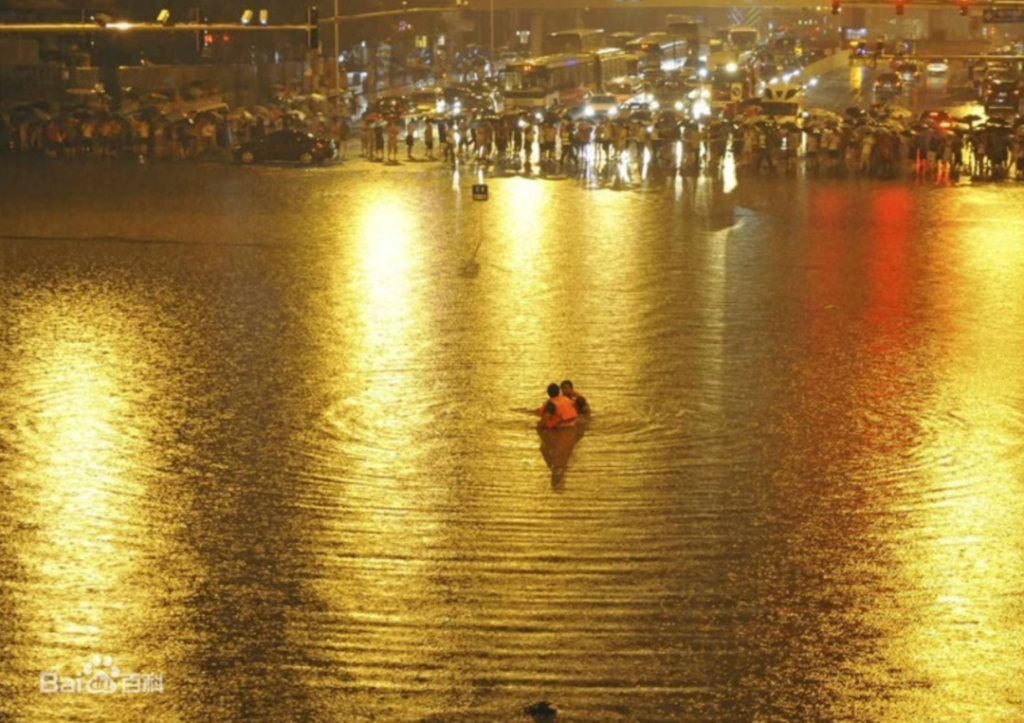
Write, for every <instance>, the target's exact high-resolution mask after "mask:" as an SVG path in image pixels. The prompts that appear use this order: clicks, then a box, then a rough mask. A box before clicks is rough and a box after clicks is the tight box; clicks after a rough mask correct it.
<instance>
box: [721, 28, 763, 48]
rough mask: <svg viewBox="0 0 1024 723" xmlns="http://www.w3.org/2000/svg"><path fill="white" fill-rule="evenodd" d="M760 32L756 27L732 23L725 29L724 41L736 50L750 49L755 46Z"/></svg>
mask: <svg viewBox="0 0 1024 723" xmlns="http://www.w3.org/2000/svg"><path fill="white" fill-rule="evenodd" d="M760 39H761V34H760V33H759V32H758V30H757V28H752V27H750V26H748V25H734V26H733V27H731V28H727V29H726V31H725V42H726V43H728V44H729V47H730V48H732V49H733V50H736V51H738V52H744V51H750V50H753V49H754V48H755V47H757V43H758V42H759V41H760Z"/></svg>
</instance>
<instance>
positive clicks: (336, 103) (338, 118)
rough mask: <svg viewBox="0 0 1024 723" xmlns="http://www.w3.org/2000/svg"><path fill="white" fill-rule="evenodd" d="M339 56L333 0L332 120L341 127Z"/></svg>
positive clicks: (338, 28)
mask: <svg viewBox="0 0 1024 723" xmlns="http://www.w3.org/2000/svg"><path fill="white" fill-rule="evenodd" d="M340 57H341V28H340V27H339V25H338V0H334V58H332V59H331V67H332V68H334V122H335V123H337V124H338V127H339V128H340V127H341V64H340V63H339V62H338V59H339V58H340Z"/></svg>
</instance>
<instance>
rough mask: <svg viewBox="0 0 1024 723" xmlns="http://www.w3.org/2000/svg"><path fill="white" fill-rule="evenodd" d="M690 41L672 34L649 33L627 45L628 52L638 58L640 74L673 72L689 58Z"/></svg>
mask: <svg viewBox="0 0 1024 723" xmlns="http://www.w3.org/2000/svg"><path fill="white" fill-rule="evenodd" d="M689 48H690V43H689V41H688V40H687V39H686V38H684V37H681V36H676V35H672V34H670V33H660V32H659V33H649V34H647V35H644V36H642V37H639V38H637V39H636V40H631V41H630V42H629V43H627V44H626V50H628V51H629V52H631V53H633V54H635V55H636V56H637V64H638V68H639V71H640V72H643V71H645V70H673V69H675V68H679V67H681V66H682V65H683V63H684V62H685V61H686V58H687V57H688V56H689Z"/></svg>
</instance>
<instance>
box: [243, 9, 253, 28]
mask: <svg viewBox="0 0 1024 723" xmlns="http://www.w3.org/2000/svg"><path fill="white" fill-rule="evenodd" d="M251 22H252V10H249V9H248V8H246V9H245V10H243V11H242V25H248V24H249V23H251Z"/></svg>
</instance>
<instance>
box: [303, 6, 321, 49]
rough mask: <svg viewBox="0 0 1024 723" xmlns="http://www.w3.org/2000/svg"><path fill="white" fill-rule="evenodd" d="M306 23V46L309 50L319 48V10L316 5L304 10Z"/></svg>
mask: <svg viewBox="0 0 1024 723" xmlns="http://www.w3.org/2000/svg"><path fill="white" fill-rule="evenodd" d="M306 24H307V25H308V26H309V29H308V30H307V31H306V47H307V48H309V49H310V50H320V11H319V10H317V9H316V5H314V6H312V7H311V8H309V10H308V11H307V12H306Z"/></svg>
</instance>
